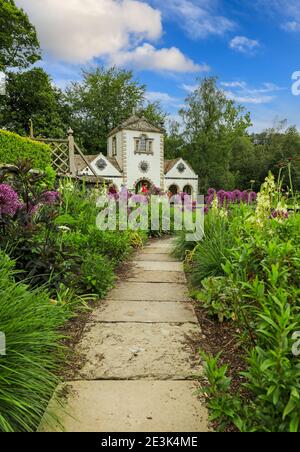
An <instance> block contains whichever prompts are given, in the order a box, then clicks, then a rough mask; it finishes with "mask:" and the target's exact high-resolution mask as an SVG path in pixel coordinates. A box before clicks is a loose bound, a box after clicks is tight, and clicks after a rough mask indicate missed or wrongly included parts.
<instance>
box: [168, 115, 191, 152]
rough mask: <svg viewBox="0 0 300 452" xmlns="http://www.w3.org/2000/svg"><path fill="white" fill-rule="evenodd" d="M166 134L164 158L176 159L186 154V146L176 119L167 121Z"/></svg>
mask: <svg viewBox="0 0 300 452" xmlns="http://www.w3.org/2000/svg"><path fill="white" fill-rule="evenodd" d="M168 129H169V130H168V134H167V135H166V137H165V158H166V159H170V160H172V159H177V158H179V157H185V156H186V146H185V141H184V137H183V134H182V131H181V130H180V124H179V122H178V121H174V120H173V121H169V127H168Z"/></svg>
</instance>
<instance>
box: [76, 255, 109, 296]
mask: <svg viewBox="0 0 300 452" xmlns="http://www.w3.org/2000/svg"><path fill="white" fill-rule="evenodd" d="M81 271H82V278H81V281H80V282H81V284H82V285H83V288H84V291H86V290H88V291H90V292H92V293H95V294H97V295H98V296H99V297H100V298H102V297H104V295H106V293H107V291H108V290H109V289H111V288H112V287H113V284H114V281H115V276H114V265H113V263H112V262H110V261H109V260H108V259H107V258H106V257H105V256H101V254H90V253H86V254H85V255H84V256H83V261H82V265H81Z"/></svg>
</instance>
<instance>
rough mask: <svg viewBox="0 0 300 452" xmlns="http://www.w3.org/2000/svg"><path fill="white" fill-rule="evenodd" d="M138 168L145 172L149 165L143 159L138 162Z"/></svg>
mask: <svg viewBox="0 0 300 452" xmlns="http://www.w3.org/2000/svg"><path fill="white" fill-rule="evenodd" d="M139 168H140V170H141V171H142V172H143V173H147V172H148V171H149V168H150V165H149V163H148V162H144V161H143V162H141V163H140V165H139Z"/></svg>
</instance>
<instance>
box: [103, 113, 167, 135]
mask: <svg viewBox="0 0 300 452" xmlns="http://www.w3.org/2000/svg"><path fill="white" fill-rule="evenodd" d="M120 130H137V131H139V132H156V133H164V129H163V128H162V127H157V126H155V125H153V124H151V123H150V122H149V121H148V120H147V119H146V118H145V117H144V116H142V117H140V116H137V115H132V116H131V117H130V118H128V119H126V121H124V122H123V123H122V124H120V125H119V126H118V127H116V128H115V129H113V130H112V131H111V132H110V134H109V136H111V135H114V134H115V133H117V132H119V131H120Z"/></svg>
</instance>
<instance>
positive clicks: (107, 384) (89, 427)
mask: <svg viewBox="0 0 300 452" xmlns="http://www.w3.org/2000/svg"><path fill="white" fill-rule="evenodd" d="M65 386H66V387H67V390H68V392H69V395H68V399H67V403H66V406H65V410H64V411H62V410H61V409H60V408H59V407H58V406H57V405H56V404H54V403H53V402H52V404H51V405H50V407H49V412H50V411H54V412H55V414H58V413H59V412H60V416H61V422H62V424H63V425H64V429H65V431H66V432H96V433H97V432H153V433H154V432H170V433H171V432H174V433H177V432H207V431H208V427H207V425H208V414H207V410H206V409H205V408H204V407H203V404H202V403H201V402H200V400H199V399H198V398H197V397H196V396H195V392H196V391H197V389H198V385H197V384H196V383H195V382H191V381H76V382H72V383H68V384H67V385H65ZM60 389H62V388H60ZM67 413H71V414H72V416H69V415H68V414H67ZM60 430H61V429H60V428H59V426H58V425H51V426H50V425H49V423H47V422H46V420H44V421H43V422H42V424H41V426H40V428H39V431H40V432H55V431H60Z"/></svg>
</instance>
